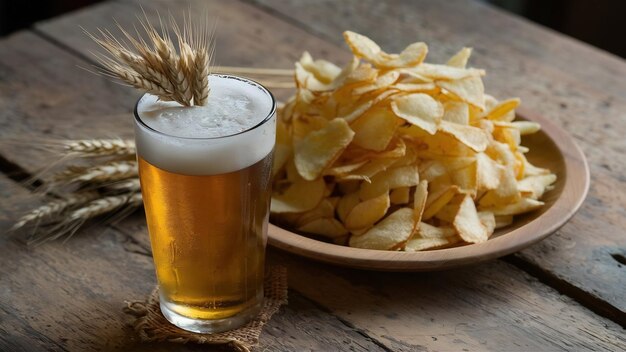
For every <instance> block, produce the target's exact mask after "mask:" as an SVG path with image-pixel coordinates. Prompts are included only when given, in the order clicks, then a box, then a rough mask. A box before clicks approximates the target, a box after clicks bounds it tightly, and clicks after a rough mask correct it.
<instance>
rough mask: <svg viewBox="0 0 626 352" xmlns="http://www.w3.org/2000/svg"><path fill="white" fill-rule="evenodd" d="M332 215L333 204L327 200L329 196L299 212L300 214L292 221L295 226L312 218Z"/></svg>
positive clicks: (333, 213)
mask: <svg viewBox="0 0 626 352" xmlns="http://www.w3.org/2000/svg"><path fill="white" fill-rule="evenodd" d="M334 216H335V206H334V205H333V203H332V202H331V201H330V200H329V198H326V199H323V200H322V201H321V202H320V203H319V204H318V205H317V206H316V207H315V208H313V209H311V210H309V211H307V212H304V213H302V214H300V216H299V217H298V218H297V219H295V221H294V223H295V225H296V226H302V225H304V224H307V223H309V222H311V221H313V220H317V219H321V218H332V217H334Z"/></svg>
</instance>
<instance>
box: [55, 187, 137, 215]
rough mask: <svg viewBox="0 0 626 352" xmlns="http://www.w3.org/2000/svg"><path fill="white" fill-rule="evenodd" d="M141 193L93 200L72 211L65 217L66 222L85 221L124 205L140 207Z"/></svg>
mask: <svg viewBox="0 0 626 352" xmlns="http://www.w3.org/2000/svg"><path fill="white" fill-rule="evenodd" d="M141 202H142V199H141V193H129V194H122V195H116V196H109V197H104V198H100V199H96V200H93V201H91V202H89V203H87V204H86V205H85V206H83V207H81V208H78V209H76V210H74V211H72V212H71V213H70V214H69V215H68V216H67V221H68V222H72V221H76V220H79V221H85V220H89V219H92V218H95V217H96V216H100V215H104V214H107V213H110V212H112V211H113V210H116V209H118V208H120V207H122V206H124V205H127V206H129V207H138V206H139V205H141Z"/></svg>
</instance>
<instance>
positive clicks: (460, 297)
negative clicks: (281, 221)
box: [271, 254, 626, 351]
mask: <svg viewBox="0 0 626 352" xmlns="http://www.w3.org/2000/svg"><path fill="white" fill-rule="evenodd" d="M271 258H272V260H275V261H279V262H281V263H284V264H286V265H287V266H288V270H289V271H290V273H292V274H291V275H290V277H289V285H290V287H292V288H293V289H294V290H297V291H298V292H301V293H302V294H303V295H305V296H307V297H309V298H311V299H313V300H315V301H317V302H319V303H320V304H322V305H324V306H326V307H328V308H329V309H330V311H331V312H333V313H334V314H336V315H337V316H339V317H341V318H342V319H344V320H345V321H346V322H348V323H351V324H354V325H355V326H358V327H359V328H360V329H362V330H363V332H364V333H365V334H367V335H369V336H371V337H372V338H375V339H377V340H379V341H380V342H382V343H384V344H385V345H387V346H388V347H389V348H390V349H391V350H393V351H582V350H590V351H592V350H593V351H602V350H604V351H617V350H623V349H624V348H626V334H624V331H623V330H622V328H621V327H619V326H618V325H617V324H615V323H608V324H607V323H606V321H604V320H598V317H597V316H596V315H595V314H592V313H591V312H589V311H588V310H586V309H584V308H580V306H579V305H578V304H577V303H576V302H574V301H572V300H571V299H569V298H567V297H565V296H561V295H559V294H558V293H557V292H556V291H554V290H553V289H551V288H549V287H547V286H544V285H543V284H541V283H539V282H537V280H536V279H533V278H532V277H529V276H528V275H525V274H517V273H515V272H516V271H517V269H516V268H515V267H512V266H510V265H508V264H506V263H504V262H502V261H493V262H491V263H489V264H484V265H477V266H474V267H468V268H464V269H456V270H450V271H445V272H437V273H380V272H367V271H360V270H354V269H343V268H337V267H333V266H327V265H318V264H314V263H313V262H310V261H307V260H304V259H301V258H297V257H294V256H292V255H287V254H284V255H283V256H279V255H278V254H276V255H273V256H272V257H271ZM513 273H515V274H513ZM320 287H324V289H320Z"/></svg>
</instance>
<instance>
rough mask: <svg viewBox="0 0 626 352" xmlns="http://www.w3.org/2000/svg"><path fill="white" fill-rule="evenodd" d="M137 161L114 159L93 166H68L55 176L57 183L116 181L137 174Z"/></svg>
mask: <svg viewBox="0 0 626 352" xmlns="http://www.w3.org/2000/svg"><path fill="white" fill-rule="evenodd" d="M137 174H138V171H137V161H135V160H126V161H112V162H109V163H106V164H102V165H96V166H92V167H82V166H68V167H67V168H66V170H65V171H63V172H61V173H59V174H57V175H55V176H54V177H53V179H54V181H55V182H56V183H68V184H69V183H87V182H114V181H119V180H124V179H127V178H129V177H135V176H137Z"/></svg>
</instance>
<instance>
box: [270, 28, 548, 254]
mask: <svg viewBox="0 0 626 352" xmlns="http://www.w3.org/2000/svg"><path fill="white" fill-rule="evenodd" d="M344 37H345V40H346V42H347V43H348V45H349V46H350V48H351V50H352V52H353V54H354V58H353V60H352V62H350V63H349V64H348V65H347V66H346V67H344V68H343V69H341V68H339V67H337V66H335V65H334V64H332V63H330V62H328V61H324V60H313V59H312V58H311V56H310V55H309V54H308V53H304V54H303V56H302V58H301V59H300V61H299V62H297V63H296V73H295V79H296V84H297V92H296V95H295V96H294V97H292V98H291V99H290V100H289V101H288V102H287V103H286V104H285V105H284V106H283V107H281V109H280V111H279V121H278V126H277V131H278V134H277V144H276V149H275V160H274V168H273V175H274V194H273V197H272V207H271V211H272V219H273V221H274V222H277V223H279V224H282V225H285V226H287V227H289V228H291V229H294V230H297V231H298V232H302V233H310V234H316V235H321V236H325V237H327V238H330V239H332V240H333V241H334V242H335V243H337V244H347V245H349V246H351V247H359V248H369V249H381V250H405V251H420V250H425V249H434V248H445V247H449V246H451V245H456V244H461V243H481V242H485V241H487V240H488V239H489V237H490V236H491V235H492V234H493V232H494V230H495V229H497V228H499V227H503V226H507V225H509V224H511V223H512V221H513V216H514V215H517V214H521V213H525V212H528V211H532V210H534V209H537V208H539V207H541V206H542V205H543V202H541V201H539V200H538V199H539V198H540V197H541V196H542V194H543V193H544V192H545V191H546V190H547V189H549V188H550V185H551V184H553V183H554V182H555V181H556V176H555V175H554V174H552V173H550V171H549V170H546V169H541V168H538V167H535V166H533V165H531V164H530V163H529V162H528V161H527V160H526V158H525V156H524V153H526V152H528V148H525V147H523V146H521V145H520V140H521V136H523V135H525V134H529V133H534V132H536V131H537V130H538V129H539V127H540V126H539V125H538V124H537V123H534V122H528V121H513V120H514V119H515V108H516V107H517V106H518V105H519V99H509V100H504V101H497V100H496V99H495V98H493V97H492V96H489V95H486V94H484V87H483V83H482V79H481V77H482V76H483V75H484V74H485V71H484V70H480V69H475V68H466V64H467V61H468V59H469V56H470V54H471V49H469V48H463V49H462V50H461V51H459V52H458V53H457V54H456V55H454V56H453V57H452V58H451V59H450V60H449V61H448V62H447V63H446V64H445V65H436V64H428V63H425V62H424V59H425V58H426V54H427V52H428V47H427V46H426V44H424V43H415V44H411V45H409V46H408V47H407V48H406V49H405V50H404V51H402V52H401V53H400V54H388V53H385V52H384V51H382V50H381V48H380V47H379V46H378V45H376V43H374V42H373V41H372V40H370V39H369V38H367V37H365V36H362V35H359V34H357V33H353V32H345V33H344Z"/></svg>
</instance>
